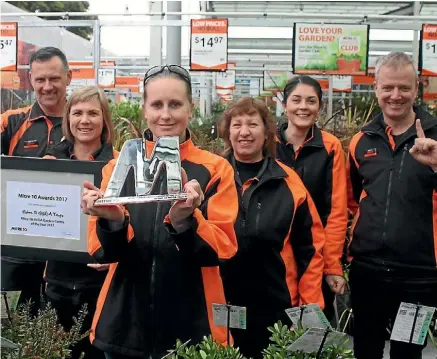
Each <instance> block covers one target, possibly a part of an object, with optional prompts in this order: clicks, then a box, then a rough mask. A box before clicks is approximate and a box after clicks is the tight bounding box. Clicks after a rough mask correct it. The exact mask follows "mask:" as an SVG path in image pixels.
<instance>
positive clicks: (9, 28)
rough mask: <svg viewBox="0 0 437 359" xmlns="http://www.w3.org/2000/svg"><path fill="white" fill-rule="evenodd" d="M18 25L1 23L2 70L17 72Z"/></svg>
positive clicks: (0, 49) (0, 51)
mask: <svg viewBox="0 0 437 359" xmlns="http://www.w3.org/2000/svg"><path fill="white" fill-rule="evenodd" d="M17 29H18V25H17V23H16V22H0V70H1V71H17V43H18V31H17Z"/></svg>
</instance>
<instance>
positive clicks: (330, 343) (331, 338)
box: [287, 328, 347, 353]
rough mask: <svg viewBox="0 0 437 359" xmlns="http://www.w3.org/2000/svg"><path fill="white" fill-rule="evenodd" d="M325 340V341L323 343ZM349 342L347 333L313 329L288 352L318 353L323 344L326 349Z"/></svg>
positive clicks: (290, 347) (289, 348)
mask: <svg viewBox="0 0 437 359" xmlns="http://www.w3.org/2000/svg"><path fill="white" fill-rule="evenodd" d="M323 338H325V341H324V342H323ZM346 340H347V335H346V334H345V333H340V332H335V331H328V332H326V330H324V329H320V328H311V329H308V331H306V332H305V334H304V335H302V336H301V337H300V338H298V339H297V340H296V341H295V342H294V343H293V344H291V345H290V346H289V347H288V348H287V350H289V351H292V352H303V353H316V352H317V351H318V350H319V349H320V347H321V346H322V344H323V347H324V348H328V347H338V346H341V345H343V344H344V342H345V341H346Z"/></svg>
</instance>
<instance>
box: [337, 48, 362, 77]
mask: <svg viewBox="0 0 437 359" xmlns="http://www.w3.org/2000/svg"><path fill="white" fill-rule="evenodd" d="M360 67H361V56H360V54H345V53H343V52H339V53H337V69H338V71H340V72H341V73H346V74H353V73H357V72H359V71H360Z"/></svg>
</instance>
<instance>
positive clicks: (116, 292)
mask: <svg viewBox="0 0 437 359" xmlns="http://www.w3.org/2000/svg"><path fill="white" fill-rule="evenodd" d="M192 108H193V103H192V97H191V80H190V76H189V73H188V72H187V71H186V70H185V69H184V68H182V67H180V66H177V65H168V66H167V65H166V66H156V67H152V68H151V69H149V70H148V71H147V72H146V75H145V78H144V116H145V119H146V120H147V123H148V127H149V128H148V130H147V131H146V132H145V134H144V137H145V138H144V140H145V148H144V150H145V152H146V157H147V158H149V157H150V156H151V155H153V153H154V152H153V149H154V147H155V144H156V141H157V140H158V139H159V138H161V137H163V136H171V137H176V138H178V139H179V143H180V146H179V155H180V160H181V166H182V168H181V172H182V173H181V179H182V184H183V189H182V191H183V192H184V194H185V197H186V198H185V199H183V200H177V201H174V203H172V202H169V201H162V202H148V203H134V204H126V205H125V206H122V205H107V206H98V205H96V203H95V202H96V200H98V199H100V198H102V196H103V193H104V192H105V190H106V188H107V186H108V182H110V179H111V176H112V173H113V171H114V167H115V166H116V161H111V162H109V163H108V164H107V165H106V166H105V168H104V169H103V180H102V185H101V188H100V189H99V188H96V187H95V186H93V185H92V184H90V183H85V184H84V191H83V198H82V208H83V211H84V213H86V214H89V215H91V217H90V221H89V229H88V231H89V237H88V250H89V253H90V254H91V255H92V256H93V257H94V258H95V259H96V261H97V262H99V263H113V264H111V265H110V269H109V273H108V275H107V277H106V280H105V283H104V285H103V288H102V290H101V293H100V296H99V299H98V303H97V310H96V314H95V317H94V321H93V326H92V331H91V341H92V343H93V344H94V345H95V346H96V347H98V348H100V349H101V350H103V351H104V352H105V354H106V357H107V358H108V359H120V358H130V357H144V358H145V357H152V358H160V357H162V356H163V355H164V354H166V353H167V350H168V349H171V348H172V347H174V345H175V343H176V339H180V340H182V341H183V342H185V341H187V340H191V343H195V342H197V341H200V340H201V339H202V337H203V336H204V335H209V334H212V336H213V338H214V339H215V340H216V341H218V342H221V343H225V342H226V328H225V327H218V326H216V325H215V324H214V320H213V311H212V304H213V303H221V304H225V298H224V293H223V285H222V282H221V278H220V272H219V263H221V262H222V261H223V260H227V259H230V258H231V257H232V256H234V254H235V253H236V251H237V241H236V237H235V232H234V228H233V227H234V222H235V220H236V218H237V212H238V200H237V192H236V188H235V183H234V171H233V169H232V167H231V165H230V164H229V163H228V162H227V161H226V160H225V159H223V158H221V157H219V156H217V155H214V154H211V153H209V152H207V151H204V150H201V149H199V148H197V147H196V146H195V145H194V144H193V142H192V140H191V138H190V133H189V131H188V130H187V126H188V122H189V120H190V118H191V116H192ZM122 153H123V150H122ZM121 156H122V154H121V155H120V157H121ZM141 160H142V159H141ZM138 167H140V165H139V166H138ZM141 168H142V167H141ZM126 184H127V183H126ZM121 192H122V194H123V195H125V196H135V195H136V193H132V191H130V189H129V186H128V185H127V186H124V188H123V190H122V191H121ZM160 194H163V193H160Z"/></svg>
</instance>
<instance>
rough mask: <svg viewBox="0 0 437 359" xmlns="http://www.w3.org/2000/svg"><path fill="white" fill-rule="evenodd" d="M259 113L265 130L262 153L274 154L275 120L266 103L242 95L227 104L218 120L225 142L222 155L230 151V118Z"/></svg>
mask: <svg viewBox="0 0 437 359" xmlns="http://www.w3.org/2000/svg"><path fill="white" fill-rule="evenodd" d="M256 113H257V114H259V115H260V116H261V118H262V120H263V123H264V127H265V130H266V136H267V139H266V141H265V143H264V147H263V153H264V155H268V156H274V155H275V152H276V143H275V136H276V122H275V119H274V118H273V116H272V114H271V113H270V111H269V109H268V107H267V105H266V104H265V103H264V101H262V100H260V99H253V98H251V97H243V98H240V99H239V100H237V101H235V102H233V103H232V104H230V105H229V106H228V108H227V109H226V110H225V112H224V113H223V115H222V118H221V120H220V135H221V137H222V138H223V140H224V142H225V150H224V155H225V156H226V155H228V154H229V153H231V152H232V150H233V149H232V144H231V140H230V139H229V132H230V127H231V121H232V118H234V117H235V116H239V115H249V116H250V115H254V114H256Z"/></svg>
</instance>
